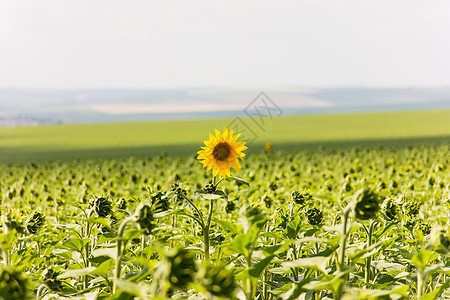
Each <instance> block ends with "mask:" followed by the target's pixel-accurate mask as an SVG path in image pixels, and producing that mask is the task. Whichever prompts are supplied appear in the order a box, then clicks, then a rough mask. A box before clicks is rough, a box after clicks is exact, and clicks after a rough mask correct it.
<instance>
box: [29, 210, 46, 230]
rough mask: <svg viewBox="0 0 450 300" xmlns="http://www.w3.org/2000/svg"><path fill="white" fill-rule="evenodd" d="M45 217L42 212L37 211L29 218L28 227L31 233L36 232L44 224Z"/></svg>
mask: <svg viewBox="0 0 450 300" xmlns="http://www.w3.org/2000/svg"><path fill="white" fill-rule="evenodd" d="M44 222H45V217H44V216H43V215H42V214H41V213H40V212H38V211H37V212H35V213H34V214H33V216H32V217H31V218H30V219H28V221H27V224H26V227H27V230H28V232H29V233H31V234H36V233H37V232H38V231H39V229H40V228H41V227H42V225H44Z"/></svg>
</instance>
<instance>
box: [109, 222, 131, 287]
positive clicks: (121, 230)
mask: <svg viewBox="0 0 450 300" xmlns="http://www.w3.org/2000/svg"><path fill="white" fill-rule="evenodd" d="M131 222H136V217H134V216H131V217H128V218H126V219H125V220H123V222H122V224H120V227H119V232H118V233H117V253H116V268H115V270H114V285H113V294H114V293H116V291H117V283H118V281H119V278H120V263H121V261H122V256H123V250H124V249H122V246H123V248H125V245H122V243H123V241H122V238H123V236H124V234H125V228H126V227H127V225H128V223H131Z"/></svg>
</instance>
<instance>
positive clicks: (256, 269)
mask: <svg viewBox="0 0 450 300" xmlns="http://www.w3.org/2000/svg"><path fill="white" fill-rule="evenodd" d="M274 257H275V255H271V256H268V257H266V258H264V259H263V260H261V261H260V262H258V263H256V264H254V265H253V266H251V267H250V268H249V269H248V273H249V274H250V276H253V277H255V278H258V277H259V276H260V275H261V273H262V272H263V271H264V269H265V268H266V267H267V265H268V264H270V262H271V261H272V259H273V258H274Z"/></svg>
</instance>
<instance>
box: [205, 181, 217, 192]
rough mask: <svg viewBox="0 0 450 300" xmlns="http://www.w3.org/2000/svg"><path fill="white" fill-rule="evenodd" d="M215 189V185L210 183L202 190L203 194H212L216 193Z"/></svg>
mask: <svg viewBox="0 0 450 300" xmlns="http://www.w3.org/2000/svg"><path fill="white" fill-rule="evenodd" d="M216 189H217V185H214V184H212V183H208V184H207V185H205V187H204V188H203V190H204V191H205V192H207V193H208V194H212V193H214V192H215V191H216Z"/></svg>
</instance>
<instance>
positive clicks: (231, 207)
mask: <svg viewBox="0 0 450 300" xmlns="http://www.w3.org/2000/svg"><path fill="white" fill-rule="evenodd" d="M235 210H236V203H234V202H233V201H228V202H227V206H225V211H226V212H227V213H231V212H233V211H235Z"/></svg>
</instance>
